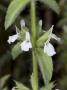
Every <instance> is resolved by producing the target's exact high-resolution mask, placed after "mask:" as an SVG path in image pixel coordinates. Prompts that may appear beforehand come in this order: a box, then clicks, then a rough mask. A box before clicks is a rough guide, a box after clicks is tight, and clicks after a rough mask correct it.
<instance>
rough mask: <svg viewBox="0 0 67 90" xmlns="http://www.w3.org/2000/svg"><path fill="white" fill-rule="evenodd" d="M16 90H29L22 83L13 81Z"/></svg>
mask: <svg viewBox="0 0 67 90" xmlns="http://www.w3.org/2000/svg"><path fill="white" fill-rule="evenodd" d="M15 83H16V88H17V90H30V89H29V88H28V87H26V86H25V85H23V84H22V83H20V82H18V81H15Z"/></svg>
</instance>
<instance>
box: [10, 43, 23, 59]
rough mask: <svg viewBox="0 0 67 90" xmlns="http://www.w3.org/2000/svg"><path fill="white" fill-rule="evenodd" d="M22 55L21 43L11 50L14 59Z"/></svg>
mask: <svg viewBox="0 0 67 90" xmlns="http://www.w3.org/2000/svg"><path fill="white" fill-rule="evenodd" d="M21 53H22V50H21V47H20V43H17V44H16V45H14V47H13V48H12V50H11V55H12V58H13V59H16V58H17V57H18V56H19V55H20V54H21Z"/></svg>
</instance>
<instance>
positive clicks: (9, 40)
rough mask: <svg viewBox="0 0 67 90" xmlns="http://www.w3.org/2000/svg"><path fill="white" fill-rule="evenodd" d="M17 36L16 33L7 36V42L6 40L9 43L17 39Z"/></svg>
mask: <svg viewBox="0 0 67 90" xmlns="http://www.w3.org/2000/svg"><path fill="white" fill-rule="evenodd" d="M18 37H19V35H18V34H15V35H12V36H9V38H8V40H7V42H8V43H9V44H11V43H13V42H15V41H16V40H17V39H18Z"/></svg>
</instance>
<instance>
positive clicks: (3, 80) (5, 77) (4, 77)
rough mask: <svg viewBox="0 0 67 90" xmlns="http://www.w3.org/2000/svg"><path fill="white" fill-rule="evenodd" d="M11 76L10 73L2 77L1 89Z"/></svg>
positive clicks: (0, 80)
mask: <svg viewBox="0 0 67 90" xmlns="http://www.w3.org/2000/svg"><path fill="white" fill-rule="evenodd" d="M9 77H10V75H5V76H3V77H1V78H0V90H2V89H3V88H4V86H5V84H6V81H7V80H8V78H9Z"/></svg>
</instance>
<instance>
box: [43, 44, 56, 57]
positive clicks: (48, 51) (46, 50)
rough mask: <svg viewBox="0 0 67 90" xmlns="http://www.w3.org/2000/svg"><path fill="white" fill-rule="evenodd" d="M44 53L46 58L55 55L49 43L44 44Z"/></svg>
mask: <svg viewBox="0 0 67 90" xmlns="http://www.w3.org/2000/svg"><path fill="white" fill-rule="evenodd" d="M44 53H46V54H47V55H48V56H53V55H55V54H56V52H55V49H54V47H53V45H52V44H51V43H49V42H48V43H45V45H44Z"/></svg>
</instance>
